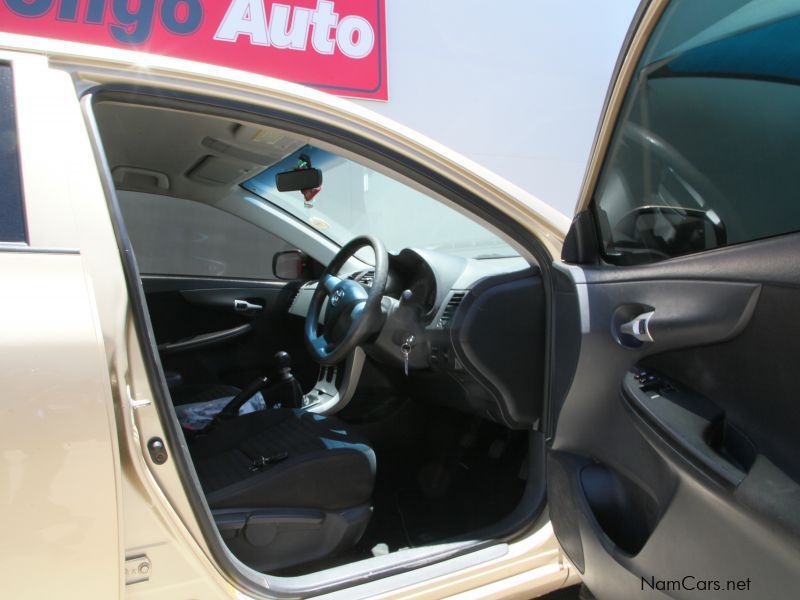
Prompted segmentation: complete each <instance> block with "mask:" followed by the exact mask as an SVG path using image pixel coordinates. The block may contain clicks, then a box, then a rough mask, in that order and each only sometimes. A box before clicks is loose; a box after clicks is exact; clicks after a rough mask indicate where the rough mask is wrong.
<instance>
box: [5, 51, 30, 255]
mask: <svg viewBox="0 0 800 600" xmlns="http://www.w3.org/2000/svg"><path fill="white" fill-rule="evenodd" d="M26 241H27V236H26V234H25V213H24V212H23V208H22V178H21V175H20V166H19V144H18V142H17V122H16V112H15V107H14V82H13V80H12V76H11V67H10V66H8V65H4V64H0V242H26Z"/></svg>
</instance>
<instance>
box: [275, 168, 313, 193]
mask: <svg viewBox="0 0 800 600" xmlns="http://www.w3.org/2000/svg"><path fill="white" fill-rule="evenodd" d="M321 186H322V171H320V170H319V169H313V168H310V169H296V170H294V171H284V172H283V173H278V174H277V175H275V187H277V188H278V191H279V192H302V191H304V190H313V189H316V188H318V187H321Z"/></svg>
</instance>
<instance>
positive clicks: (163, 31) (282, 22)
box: [0, 0, 388, 100]
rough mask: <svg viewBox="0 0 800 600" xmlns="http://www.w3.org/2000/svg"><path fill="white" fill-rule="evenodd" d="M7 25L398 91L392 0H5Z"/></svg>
mask: <svg viewBox="0 0 800 600" xmlns="http://www.w3.org/2000/svg"><path fill="white" fill-rule="evenodd" d="M0 30H2V31H5V32H9V33H20V34H26V35H35V36H40V37H48V38H54V39H60V40H68V41H74V42H84V43H88V44H99V45H103V46H114V47H119V48H126V49H130V50H139V51H144V52H152V53H153V54H162V55H167V56H173V57H176V58H185V59H189V60H195V61H200V62H205V63H210V64H214V65H219V66H224V67H233V68H236V69H242V70H244V71H250V72H254V73H260V74H263V75H271V76H272V77H278V78H280V79H285V80H288V81H294V82H297V83H302V84H305V85H309V86H312V87H316V88H319V89H322V90H325V91H327V92H331V93H333V94H339V95H341V96H351V97H356V98H373V99H376V100H387V99H388V86H387V69H386V6H385V0H278V1H273V0H0Z"/></svg>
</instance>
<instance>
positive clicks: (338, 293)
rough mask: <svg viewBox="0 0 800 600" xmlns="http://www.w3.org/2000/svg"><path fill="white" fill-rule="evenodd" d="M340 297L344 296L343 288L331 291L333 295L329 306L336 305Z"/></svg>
mask: <svg viewBox="0 0 800 600" xmlns="http://www.w3.org/2000/svg"><path fill="white" fill-rule="evenodd" d="M342 298H344V290H343V289H338V290H336V291H335V292H333V295H332V296H331V306H336V305H337V304H339V302H340V301H341V299H342Z"/></svg>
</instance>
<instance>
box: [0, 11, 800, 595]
mask: <svg viewBox="0 0 800 600" xmlns="http://www.w3.org/2000/svg"><path fill="white" fill-rule="evenodd" d="M798 40H800V3H797V2H778V1H777V0H776V1H768V0H764V1H760V0H752V1H745V0H736V1H731V2H703V3H698V2H690V1H688V0H673V1H672V2H666V1H654V2H652V3H647V2H646V3H644V4H643V5H642V7H641V8H640V10H639V12H638V13H637V16H636V18H635V21H634V24H633V26H632V28H631V33H630V34H629V36H628V38H627V40H626V43H625V47H624V49H623V53H622V56H621V58H620V61H619V63H618V66H617V69H616V72H615V77H614V81H613V84H612V87H611V90H610V92H609V96H608V99H607V102H606V106H605V110H604V116H603V118H602V121H601V123H600V126H599V128H598V133H597V138H596V143H595V147H594V151H593V153H592V156H591V160H590V163H589V165H588V170H587V175H586V178H585V181H584V185H583V188H582V191H581V194H580V197H579V198H576V202H577V211H576V217H575V219H574V221H573V222H572V224H571V225H570V223H569V221H568V220H567V219H565V218H564V217H562V216H561V215H560V214H559V213H558V212H556V211H555V210H553V209H551V208H549V207H548V206H546V205H545V204H543V203H542V202H540V201H539V200H537V199H535V198H533V197H531V196H530V195H528V194H526V193H525V192H523V191H522V190H520V189H518V188H515V187H513V186H512V185H510V184H509V183H507V182H505V181H504V180H502V179H500V178H498V177H496V176H494V175H493V174H491V173H489V172H487V171H486V170H484V169H482V168H481V167H479V166H477V165H475V164H473V163H472V162H470V161H468V160H466V159H464V158H463V157H460V156H458V155H457V154H455V153H453V152H451V151H449V150H448V149H446V148H444V147H442V146H440V145H438V144H436V143H434V142H432V141H430V140H427V139H425V138H423V137H422V136H420V135H418V134H416V133H414V132H413V131H409V130H407V129H405V128H403V127H401V126H399V125H396V124H394V123H392V122H390V121H388V120H386V119H383V118H381V117H379V116H377V115H375V114H372V113H371V112H369V111H367V110H364V109H362V108H359V107H358V106H355V105H353V104H351V103H349V102H347V101H343V100H339V99H336V98H333V97H330V96H327V95H324V94H321V93H317V92H314V91H310V90H308V89H305V88H301V87H298V86H295V85H292V84H286V83H282V82H279V81H275V80H271V79H267V78H264V77H260V76H255V75H249V74H246V73H242V72H238V71H232V70H226V69H221V68H214V67H210V66H207V65H202V64H196V63H190V62H185V61H179V60H174V59H168V58H159V57H156V56H152V57H147V61H148V66H147V67H144V66H142V64H141V62H142V60H143V56H142V55H139V54H136V53H132V52H126V51H122V50H109V49H104V48H98V47H93V46H85V45H80V44H69V43H64V42H54V41H51V40H46V39H42V38H32V37H23V36H17V35H10V34H0V144H1V145H0V174H1V177H2V188H0V240H2V243H1V244H0V273H2V280H0V281H1V282H2V283H0V352H1V353H2V359H1V360H0V389H2V398H1V399H0V479H1V480H2V486H0V492H1V493H0V499H2V501H1V502H0V506H1V507H2V509H3V510H2V517H0V524H2V533H3V542H2V544H0V574H1V575H2V577H0V590H2V595H3V597H7V598H15V599H16V598H62V597H75V598H114V597H123V596H124V597H130V598H137V597H141V598H245V597H247V598H251V597H252V598H298V597H311V596H318V597H325V598H367V597H375V598H409V597H413V598H442V597H459V598H478V597H481V598H506V597H508V598H529V597H533V596H537V595H541V594H545V593H547V592H550V591H553V590H556V589H558V588H561V587H565V586H568V585H574V584H577V583H579V582H581V581H582V582H583V583H584V584H585V586H586V590H588V591H586V590H584V592H583V593H584V595H587V594H589V593H593V594H594V595H595V596H596V597H598V598H609V599H617V598H636V597H639V596H641V595H651V596H653V597H667V596H669V597H677V598H691V597H703V598H709V597H730V594H731V593H732V592H736V593H738V594H740V595H741V596H742V597H757V598H786V597H792V596H793V595H796V590H797V584H796V581H795V580H796V576H797V573H798V572H800V552H799V551H798V547H800V517H798V515H800V436H798V431H800V411H798V409H797V406H796V404H797V380H796V379H795V377H794V375H795V373H794V359H795V358H796V357H797V356H800V269H798V265H800V237H799V236H800V234H799V233H797V232H798V231H800V201H798V182H797V177H796V175H797V173H798V164H797V163H798V157H799V156H800V119H798V114H800V113H799V112H798V108H799V107H800V67H798V65H800V41H798Z"/></svg>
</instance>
